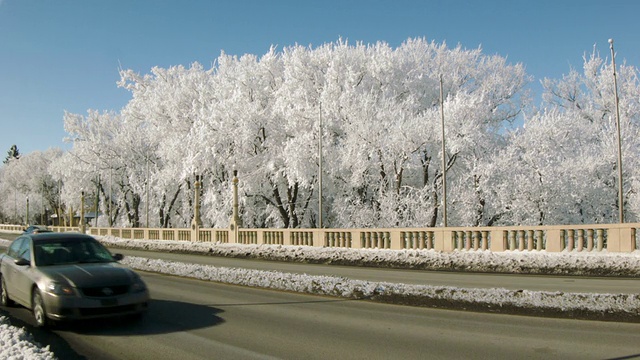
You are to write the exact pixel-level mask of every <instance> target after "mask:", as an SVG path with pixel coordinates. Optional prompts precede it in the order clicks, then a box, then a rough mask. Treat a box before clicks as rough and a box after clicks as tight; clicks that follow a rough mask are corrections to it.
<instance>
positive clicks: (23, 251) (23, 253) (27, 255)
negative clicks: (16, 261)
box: [18, 239, 31, 261]
mask: <svg viewBox="0 0 640 360" xmlns="http://www.w3.org/2000/svg"><path fill="white" fill-rule="evenodd" d="M18 251H19V252H20V253H19V254H18V258H20V259H25V260H27V261H31V241H29V239H25V240H24V241H23V242H22V244H21V245H20V250H18Z"/></svg>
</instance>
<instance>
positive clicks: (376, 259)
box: [99, 236, 640, 277]
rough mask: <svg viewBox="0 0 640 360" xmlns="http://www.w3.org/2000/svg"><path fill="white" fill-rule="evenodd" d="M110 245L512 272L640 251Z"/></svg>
mask: <svg viewBox="0 0 640 360" xmlns="http://www.w3.org/2000/svg"><path fill="white" fill-rule="evenodd" d="M99 239H100V241H102V242H103V243H105V244H106V245H108V246H111V247H120V248H128V249H145V250H157V251H168V252H181V253H191V254H208V255H215V256H226V257H237V258H256V259H265V260H277V261H295V262H303V263H322V264H336V265H351V266H370V267H387V268H404V269H422V270H447V271H473V272H491V273H514V274H547V275H582V276H628V277H640V252H638V251H636V252H633V253H607V252H606V251H605V252H599V253H588V252H561V253H547V252H545V251H541V252H526V251H505V252H500V253H494V252H491V251H464V250H463V251H458V250H456V251H454V252H452V253H444V252H438V251H434V250H386V249H345V248H316V247H310V246H282V245H236V244H215V243H203V242H188V241H158V240H153V241H152V240H124V239H119V238H115V237H111V236H105V237H100V238H99Z"/></svg>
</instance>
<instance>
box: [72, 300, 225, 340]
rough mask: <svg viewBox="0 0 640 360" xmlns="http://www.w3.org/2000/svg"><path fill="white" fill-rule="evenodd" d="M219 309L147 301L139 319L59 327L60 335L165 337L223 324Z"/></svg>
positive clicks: (89, 322)
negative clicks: (143, 314) (61, 333)
mask: <svg viewBox="0 0 640 360" xmlns="http://www.w3.org/2000/svg"><path fill="white" fill-rule="evenodd" d="M221 312H222V311H221V310H220V309H217V308H215V307H211V306H205V305H197V304H190V303H185V302H180V301H169V300H151V303H150V305H149V311H148V312H147V314H146V315H145V316H144V317H142V318H141V319H128V318H124V319H121V318H113V319H103V320H92V321H81V322H75V323H69V324H62V325H61V327H60V330H61V331H72V332H75V333H78V334H87V335H102V336H123V335H126V336H138V335H142V336H144V335H156V334H168V333H173V332H181V331H190V330H196V329H201V328H207V327H211V326H216V325H219V324H221V323H223V322H224V320H223V319H222V318H220V317H219V316H218V315H217V314H219V313H221Z"/></svg>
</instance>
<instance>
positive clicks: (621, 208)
mask: <svg viewBox="0 0 640 360" xmlns="http://www.w3.org/2000/svg"><path fill="white" fill-rule="evenodd" d="M609 47H610V48H611V66H612V67H613V87H614V96H615V101H616V129H617V131H618V212H619V214H618V219H619V220H620V223H624V198H623V195H622V194H623V191H622V140H621V138H620V105H619V99H618V79H617V76H616V60H615V52H614V51H613V39H609Z"/></svg>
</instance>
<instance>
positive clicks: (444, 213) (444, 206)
mask: <svg viewBox="0 0 640 360" xmlns="http://www.w3.org/2000/svg"><path fill="white" fill-rule="evenodd" d="M440 122H441V125H442V226H444V227H447V160H446V153H445V142H444V90H443V84H442V74H440Z"/></svg>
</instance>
